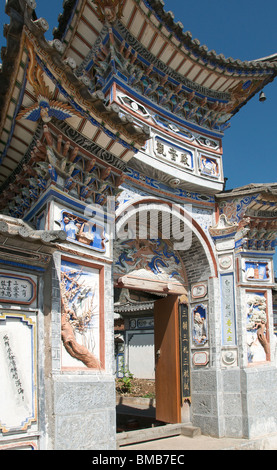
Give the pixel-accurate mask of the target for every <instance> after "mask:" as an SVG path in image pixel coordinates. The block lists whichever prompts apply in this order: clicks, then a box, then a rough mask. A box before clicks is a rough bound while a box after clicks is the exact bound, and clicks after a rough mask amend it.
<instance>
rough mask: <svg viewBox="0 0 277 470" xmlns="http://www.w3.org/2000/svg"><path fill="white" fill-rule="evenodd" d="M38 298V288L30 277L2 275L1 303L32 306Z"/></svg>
mask: <svg viewBox="0 0 277 470" xmlns="http://www.w3.org/2000/svg"><path fill="white" fill-rule="evenodd" d="M35 296H36V286H35V283H34V281H33V280H32V279H30V278H28V277H23V276H22V277H21V276H14V275H12V274H8V273H5V274H4V273H0V302H9V303H21V304H30V303H32V302H33V300H34V298H35Z"/></svg>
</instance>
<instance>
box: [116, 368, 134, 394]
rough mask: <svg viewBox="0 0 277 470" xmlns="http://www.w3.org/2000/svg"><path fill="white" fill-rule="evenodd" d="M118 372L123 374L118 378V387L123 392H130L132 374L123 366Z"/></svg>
mask: <svg viewBox="0 0 277 470" xmlns="http://www.w3.org/2000/svg"><path fill="white" fill-rule="evenodd" d="M120 372H121V373H122V374H123V377H120V378H119V379H118V383H119V384H120V389H121V391H122V392H123V393H130V392H131V390H132V386H133V378H134V374H131V372H130V371H129V370H128V369H126V368H125V369H124V368H123V367H122V368H121V369H120Z"/></svg>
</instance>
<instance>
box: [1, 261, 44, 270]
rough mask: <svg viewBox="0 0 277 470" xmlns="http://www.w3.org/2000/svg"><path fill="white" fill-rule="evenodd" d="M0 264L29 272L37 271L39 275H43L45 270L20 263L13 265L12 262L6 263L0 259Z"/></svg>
mask: <svg viewBox="0 0 277 470" xmlns="http://www.w3.org/2000/svg"><path fill="white" fill-rule="evenodd" d="M0 264H6V265H10V266H16V267H18V268H24V269H30V270H31V271H38V272H41V273H44V272H45V270H46V268H40V267H38V266H30V265H28V264H22V263H15V262H14V261H7V260H4V259H1V258H0Z"/></svg>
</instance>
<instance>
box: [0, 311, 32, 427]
mask: <svg viewBox="0 0 277 470" xmlns="http://www.w3.org/2000/svg"><path fill="white" fill-rule="evenodd" d="M0 377H1V387H0V430H1V431H2V433H3V434H6V433H10V432H21V431H26V430H27V429H28V428H29V427H30V426H31V424H32V423H34V422H35V421H37V340H36V317H35V315H33V316H32V317H31V316H30V315H29V314H28V315H27V314H24V313H1V314H0Z"/></svg>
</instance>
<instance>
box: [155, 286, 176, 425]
mask: <svg viewBox="0 0 277 470" xmlns="http://www.w3.org/2000/svg"><path fill="white" fill-rule="evenodd" d="M178 307H179V305H178V296H175V295H169V296H168V297H166V298H165V299H161V300H158V301H156V302H155V308H154V319H155V367H156V368H155V380H156V419H157V420H158V421H162V422H165V423H171V424H174V423H180V422H181V391H180V350H179V320H178V318H179V313H178V311H179V309H178Z"/></svg>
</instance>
